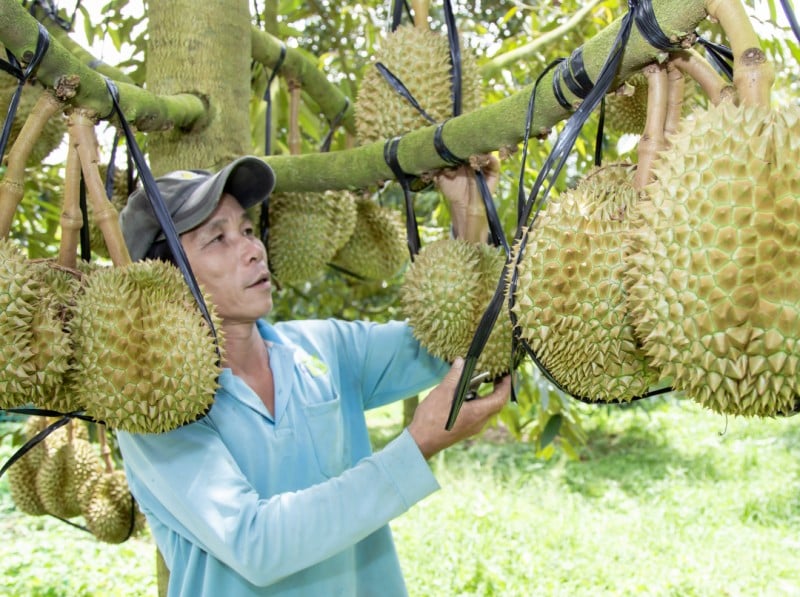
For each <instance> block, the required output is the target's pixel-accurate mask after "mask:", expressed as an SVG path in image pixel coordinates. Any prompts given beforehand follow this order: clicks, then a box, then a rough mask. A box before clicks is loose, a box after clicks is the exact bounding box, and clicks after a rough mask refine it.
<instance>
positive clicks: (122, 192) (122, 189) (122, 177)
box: [88, 164, 128, 259]
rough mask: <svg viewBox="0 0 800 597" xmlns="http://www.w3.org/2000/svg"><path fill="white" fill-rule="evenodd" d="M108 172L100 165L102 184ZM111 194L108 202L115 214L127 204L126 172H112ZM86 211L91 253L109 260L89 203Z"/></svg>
mask: <svg viewBox="0 0 800 597" xmlns="http://www.w3.org/2000/svg"><path fill="white" fill-rule="evenodd" d="M107 172H108V166H107V165H105V164H102V165H101V166H100V176H101V178H102V179H103V182H105V180H106V175H107ZM112 186H113V192H112V194H111V197H110V198H109V200H110V201H111V204H112V205H113V206H114V209H116V210H117V213H119V212H120V211H122V208H123V207H125V205H126V204H127V203H128V172H127V171H126V170H120V169H118V168H116V169H115V170H114V180H113V182H112ZM88 209H89V246H91V248H92V252H93V253H95V254H97V255H98V256H100V257H104V258H106V259H109V258H110V257H109V254H108V247H106V239H105V237H104V236H103V231H102V230H100V226H98V225H97V222H96V219H95V217H94V211H93V210H94V208H93V207H92V203H91V201H90V202H88Z"/></svg>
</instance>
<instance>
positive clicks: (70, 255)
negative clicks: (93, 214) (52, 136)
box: [58, 143, 83, 269]
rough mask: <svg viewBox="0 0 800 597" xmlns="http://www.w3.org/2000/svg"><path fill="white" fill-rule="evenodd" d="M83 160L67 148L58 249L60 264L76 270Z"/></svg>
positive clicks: (81, 222) (75, 151)
mask: <svg viewBox="0 0 800 597" xmlns="http://www.w3.org/2000/svg"><path fill="white" fill-rule="evenodd" d="M80 194H81V160H80V158H79V157H78V150H77V149H75V146H74V145H73V144H72V143H70V144H69V147H68V148H67V166H66V172H65V174H64V203H63V205H62V206H61V244H60V246H59V248H58V264H59V265H63V266H65V267H71V268H73V269H74V268H75V267H76V265H77V263H76V261H77V254H78V243H79V241H80V230H81V227H82V226H83V214H82V213H81V205H80Z"/></svg>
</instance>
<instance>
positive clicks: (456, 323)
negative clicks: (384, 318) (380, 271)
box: [400, 239, 483, 361]
mask: <svg viewBox="0 0 800 597" xmlns="http://www.w3.org/2000/svg"><path fill="white" fill-rule="evenodd" d="M480 280H481V271H480V255H479V254H478V251H477V249H476V247H475V245H474V244H473V243H470V242H468V241H465V240H461V239H442V240H437V241H434V242H432V243H429V244H426V245H425V246H423V247H422V248H421V249H420V251H419V253H418V254H417V255H416V257H415V258H414V261H413V263H412V264H411V265H410V266H409V267H408V269H407V270H406V273H405V278H404V279H403V284H402V286H401V289H400V305H401V309H402V312H403V316H404V317H406V318H408V322H409V325H410V326H411V329H412V331H413V334H414V337H415V338H416V339H417V340H419V341H420V343H421V344H422V345H423V346H424V347H425V348H426V349H427V350H428V352H430V353H431V354H432V355H434V356H437V357H439V358H441V359H444V360H446V361H452V360H453V359H454V358H455V357H457V356H461V357H464V356H466V354H467V349H468V348H469V344H470V342H471V341H472V336H473V333H474V331H475V326H474V323H475V317H476V313H477V311H478V303H479V300H480V298H481V297H482V295H483V293H482V291H481V290H482V289H481V285H480Z"/></svg>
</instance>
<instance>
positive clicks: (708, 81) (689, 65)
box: [670, 49, 733, 106]
mask: <svg viewBox="0 0 800 597" xmlns="http://www.w3.org/2000/svg"><path fill="white" fill-rule="evenodd" d="M670 64H671V65H673V66H674V67H675V68H677V69H678V70H680V71H681V72H682V73H684V74H687V75H689V76H690V77H691V78H692V79H694V81H695V82H696V83H697V84H698V85H700V88H701V89H702V90H703V92H704V93H705V94H706V96H707V97H708V99H709V101H710V102H711V103H712V104H714V105H715V106H716V105H717V104H719V103H720V101H722V99H724V98H725V97H728V96H729V95H730V94H731V93H732V92H733V88H732V86H731V85H729V84H728V83H727V82H726V81H725V79H723V78H722V77H721V76H720V75H719V73H717V71H715V70H714V67H713V66H711V64H710V63H709V62H708V61H707V60H705V59H704V58H703V57H702V56H700V54H698V53H697V52H696V51H695V50H691V49H690V50H678V51H677V52H674V53H673V54H672V55H671V57H670Z"/></svg>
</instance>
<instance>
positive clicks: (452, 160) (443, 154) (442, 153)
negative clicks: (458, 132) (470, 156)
mask: <svg viewBox="0 0 800 597" xmlns="http://www.w3.org/2000/svg"><path fill="white" fill-rule="evenodd" d="M445 124H447V121H446V120H445V121H444V122H442V123H441V124H439V125H438V126H437V127H436V129H435V130H434V131H433V148H434V149H435V150H436V153H437V154H438V156H439V157H440V158H442V159H443V160H444V161H445V162H447V163H448V164H451V165H453V166H457V165H461V164H466V163H467V161H468V160H465V159H464V158H460V157H458V156H457V155H455V154H454V153H453V152H452V151H450V150H449V149H448V148H447V145H445V143H444V139H442V133H443V131H444V125H445Z"/></svg>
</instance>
